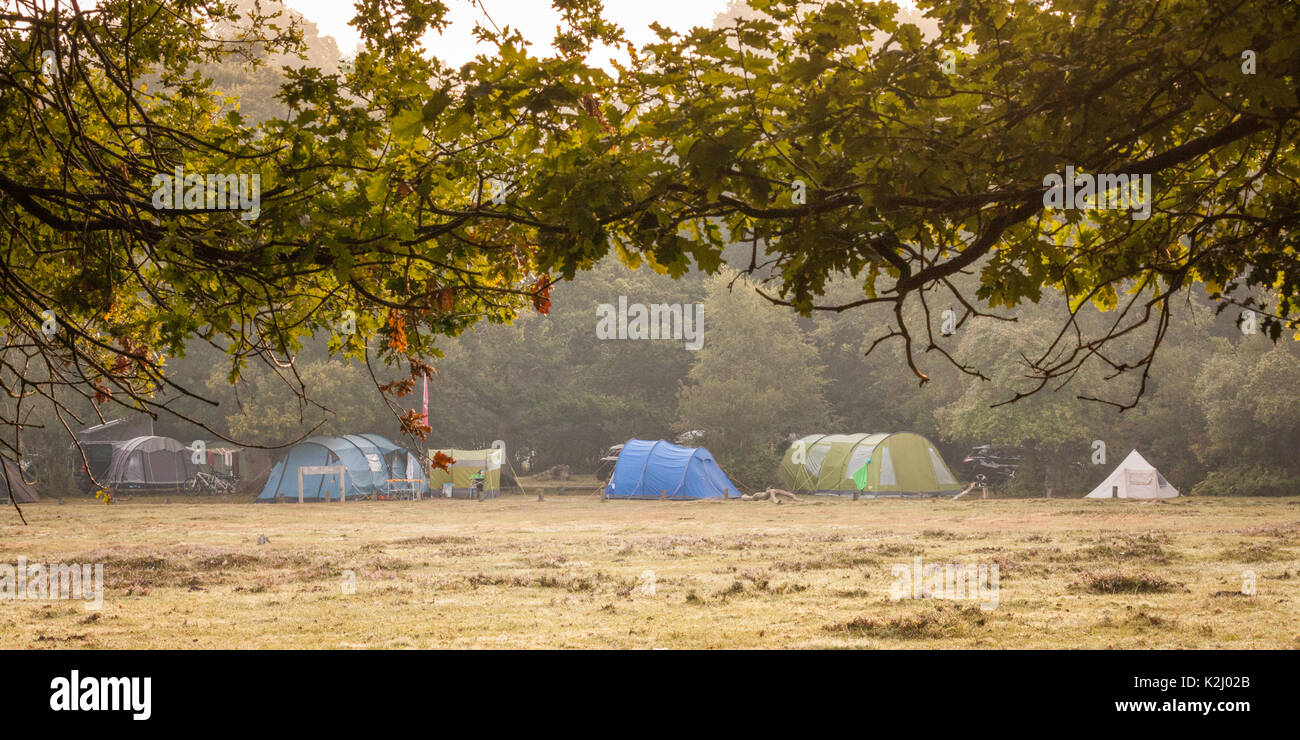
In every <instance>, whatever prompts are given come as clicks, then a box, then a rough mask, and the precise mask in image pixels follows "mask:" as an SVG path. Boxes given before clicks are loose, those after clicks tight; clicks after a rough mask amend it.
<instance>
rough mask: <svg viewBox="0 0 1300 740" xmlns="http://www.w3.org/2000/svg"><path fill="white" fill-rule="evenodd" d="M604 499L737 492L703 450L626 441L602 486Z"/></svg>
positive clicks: (724, 495) (723, 495) (716, 495)
mask: <svg viewBox="0 0 1300 740" xmlns="http://www.w3.org/2000/svg"><path fill="white" fill-rule="evenodd" d="M605 497H606V498H649V499H655V498H659V499H678V500H682V499H685V500H690V499H701V498H739V497H740V491H739V490H738V489H737V488H736V485H735V484H734V483H732V482H731V479H730V478H728V477H727V474H726V473H724V472H722V468H720V467H718V463H717V462H716V461H715V460H714V459H713V455H711V454H709V451H708V450H706V449H704V448H703V447H681V446H679V445H675V444H672V443H670V442H665V441H663V440H659V441H657V442H652V441H650V440H645V439H629V440H628V441H627V444H625V445H623V451H622V452H620V453H619V455H618V462H617V463H616V464H615V465H614V475H613V477H612V478H610V481H609V485H608V486H606V487H605Z"/></svg>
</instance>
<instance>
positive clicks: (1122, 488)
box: [1084, 450, 1179, 499]
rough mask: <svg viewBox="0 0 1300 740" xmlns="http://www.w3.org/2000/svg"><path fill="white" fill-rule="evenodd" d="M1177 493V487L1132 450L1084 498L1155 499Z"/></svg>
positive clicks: (1173, 495) (1172, 496)
mask: <svg viewBox="0 0 1300 740" xmlns="http://www.w3.org/2000/svg"><path fill="white" fill-rule="evenodd" d="M1178 495H1179V493H1178V489H1176V488H1174V487H1173V486H1171V485H1169V481H1167V480H1165V477H1164V476H1163V475H1161V474H1160V471H1159V470H1156V469H1155V467H1153V466H1152V465H1151V463H1149V462H1147V461H1146V459H1145V458H1144V457H1142V456H1141V455H1139V454H1138V451H1137V450H1133V451H1132V452H1130V453H1128V457H1126V458H1124V462H1122V463H1120V464H1119V467H1117V468H1115V471H1114V472H1113V473H1111V474H1110V476H1109V477H1107V478H1106V480H1104V481H1102V484H1101V485H1100V486H1097V487H1096V488H1094V489H1092V493H1090V494H1088V495H1087V496H1084V498H1141V499H1156V498H1174V497H1175V496H1178Z"/></svg>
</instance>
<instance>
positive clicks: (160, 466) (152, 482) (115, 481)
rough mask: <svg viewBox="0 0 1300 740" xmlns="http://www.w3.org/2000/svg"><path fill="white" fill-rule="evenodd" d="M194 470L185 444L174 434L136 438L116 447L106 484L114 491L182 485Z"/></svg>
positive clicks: (192, 475) (167, 487) (177, 486)
mask: <svg viewBox="0 0 1300 740" xmlns="http://www.w3.org/2000/svg"><path fill="white" fill-rule="evenodd" d="M194 473H195V466H194V463H193V462H191V460H190V451H189V450H187V449H186V448H185V445H183V444H181V443H180V442H177V441H176V440H174V439H172V438H171V437H136V438H135V439H130V440H127V441H125V442H121V443H119V444H117V445H115V446H114V447H113V462H112V463H111V464H110V465H109V466H108V474H107V475H106V476H105V479H104V485H105V486H106V487H108V488H111V489H114V490H148V489H169V488H180V487H181V486H183V485H185V483H186V481H188V480H190V479H191V478H193V477H194Z"/></svg>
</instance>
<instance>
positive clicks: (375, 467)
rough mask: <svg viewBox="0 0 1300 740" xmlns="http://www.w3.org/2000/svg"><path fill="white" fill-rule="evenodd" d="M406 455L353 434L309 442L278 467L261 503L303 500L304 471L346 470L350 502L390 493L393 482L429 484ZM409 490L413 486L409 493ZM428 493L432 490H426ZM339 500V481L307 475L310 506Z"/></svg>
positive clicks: (385, 442)
mask: <svg viewBox="0 0 1300 740" xmlns="http://www.w3.org/2000/svg"><path fill="white" fill-rule="evenodd" d="M411 459H414V456H413V455H411V454H410V453H409V452H407V451H406V450H403V449H402V448H401V447H398V446H397V445H395V444H393V443H392V442H390V441H388V440H387V439H384V438H383V437H380V436H378V435H375V434H348V435H344V436H342V437H309V438H308V439H305V440H303V441H301V442H299V443H298V444H296V445H294V446H293V447H292V448H291V449H290V450H289V453H288V454H287V455H285V458H284V459H283V460H281V461H279V462H277V463H276V464H275V467H274V468H272V469H271V475H270V477H269V478H267V479H266V486H265V487H263V488H262V493H261V495H259V496H258V497H257V500H258V501H262V502H267V501H276V500H277V499H278V498H279V497H280V496H283V497H284V498H285V500H288V501H297V500H298V468H300V467H303V466H318V465H342V466H343V467H344V468H346V469H347V475H346V479H347V497H348V498H364V497H366V496H374V495H377V494H385V493H389V484H388V481H389V480H390V479H395V478H396V479H401V478H412V477H417V476H418V477H419V478H420V479H423V478H424V474H423V472H422V471H421V470H420V468H419V466H418V464H417V465H416V466H415V470H414V471H412V470H411V469H410V465H409V461H410V460H411ZM406 489H409V485H408V486H406V488H404V490H406ZM420 490H427V486H420ZM327 492H328V493H329V494H330V498H332V499H334V500H336V501H337V500H338V495H339V483H338V477H337V476H335V475H319V474H313V475H304V476H303V478H302V497H303V500H304V501H318V500H319V501H323V500H325V498H326V493H327Z"/></svg>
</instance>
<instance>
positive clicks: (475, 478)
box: [469, 468, 487, 501]
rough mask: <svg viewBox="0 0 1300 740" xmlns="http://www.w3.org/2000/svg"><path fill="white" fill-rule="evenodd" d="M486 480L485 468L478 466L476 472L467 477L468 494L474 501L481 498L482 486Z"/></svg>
mask: <svg viewBox="0 0 1300 740" xmlns="http://www.w3.org/2000/svg"><path fill="white" fill-rule="evenodd" d="M486 480H487V468H479V469H478V472H477V473H474V474H473V475H471V476H470V477H469V488H470V496H471V498H473V499H474V500H475V501H482V500H483V487H484V484H485V482H486Z"/></svg>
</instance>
